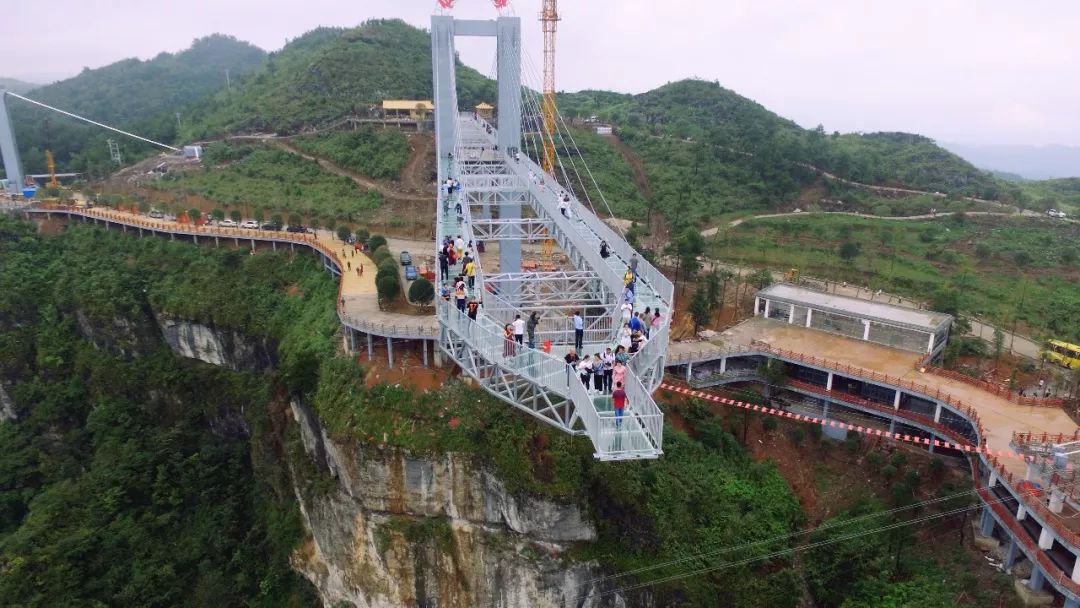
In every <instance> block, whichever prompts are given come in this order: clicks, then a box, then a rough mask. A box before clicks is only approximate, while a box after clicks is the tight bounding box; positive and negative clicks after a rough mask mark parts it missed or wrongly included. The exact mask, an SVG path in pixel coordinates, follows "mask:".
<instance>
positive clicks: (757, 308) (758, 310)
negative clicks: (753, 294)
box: [754, 298, 761, 317]
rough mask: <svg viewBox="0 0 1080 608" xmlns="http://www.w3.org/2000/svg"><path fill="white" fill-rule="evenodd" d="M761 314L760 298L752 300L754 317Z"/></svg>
mask: <svg viewBox="0 0 1080 608" xmlns="http://www.w3.org/2000/svg"><path fill="white" fill-rule="evenodd" d="M759 314H761V298H754V316H755V317H756V316H758V315H759Z"/></svg>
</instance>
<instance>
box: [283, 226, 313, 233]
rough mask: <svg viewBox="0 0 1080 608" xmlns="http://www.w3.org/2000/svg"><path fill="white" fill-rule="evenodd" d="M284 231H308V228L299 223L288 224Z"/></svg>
mask: <svg viewBox="0 0 1080 608" xmlns="http://www.w3.org/2000/svg"><path fill="white" fill-rule="evenodd" d="M285 231H286V232H308V229H307V227H306V226H300V225H296V226H289V227H287V228H286V229H285Z"/></svg>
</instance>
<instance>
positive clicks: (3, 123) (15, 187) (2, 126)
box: [0, 91, 23, 194]
mask: <svg viewBox="0 0 1080 608" xmlns="http://www.w3.org/2000/svg"><path fill="white" fill-rule="evenodd" d="M0 155H2V156H3V159H4V173H5V174H6V175H7V179H8V191H9V192H11V193H12V194H21V193H22V187H23V172H22V164H21V163H20V162H19V147H18V146H17V145H16V143H15V130H14V129H12V126H11V115H10V114H8V108H7V93H6V92H4V91H0Z"/></svg>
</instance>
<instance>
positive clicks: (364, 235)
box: [353, 226, 371, 243]
mask: <svg viewBox="0 0 1080 608" xmlns="http://www.w3.org/2000/svg"><path fill="white" fill-rule="evenodd" d="M353 234H355V235H356V242H357V243H366V242H367V240H368V238H370V237H371V234H370V233H369V232H368V229H367V227H366V226H357V227H356V230H354V231H353Z"/></svg>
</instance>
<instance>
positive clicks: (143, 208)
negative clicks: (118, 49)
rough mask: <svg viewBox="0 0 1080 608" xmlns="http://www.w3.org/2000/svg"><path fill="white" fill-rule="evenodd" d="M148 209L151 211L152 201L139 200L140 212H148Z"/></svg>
mask: <svg viewBox="0 0 1080 608" xmlns="http://www.w3.org/2000/svg"><path fill="white" fill-rule="evenodd" d="M147 211H150V202H149V201H147V200H145V199H143V200H140V201H139V212H140V213H146V212H147Z"/></svg>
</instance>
